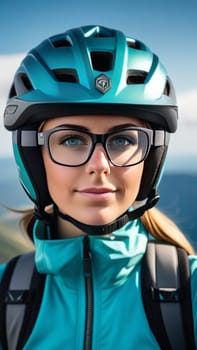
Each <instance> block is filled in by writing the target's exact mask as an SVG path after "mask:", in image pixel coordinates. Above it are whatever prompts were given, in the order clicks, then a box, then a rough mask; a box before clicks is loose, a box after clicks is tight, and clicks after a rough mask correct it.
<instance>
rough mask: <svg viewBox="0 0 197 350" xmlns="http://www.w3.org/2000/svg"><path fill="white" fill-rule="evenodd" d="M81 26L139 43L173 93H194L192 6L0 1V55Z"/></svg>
mask: <svg viewBox="0 0 197 350" xmlns="http://www.w3.org/2000/svg"><path fill="white" fill-rule="evenodd" d="M83 24H102V25H106V26H112V27H116V28H120V29H121V30H123V31H125V32H126V33H127V34H128V35H129V36H133V37H135V38H138V39H140V40H142V41H144V42H145V43H146V44H148V46H150V47H151V48H152V50H154V51H155V52H156V53H158V54H159V55H160V57H161V58H162V61H163V63H164V64H165V65H166V66H167V67H168V70H169V72H170V75H171V76H172V77H173V80H174V81H175V84H176V87H177V89H178V90H180V91H184V90H186V89H187V86H188V84H189V85H190V87H191V88H192V87H196V74H197V68H196V62H197V44H196V33H197V1H196V0H188V1H184V0H183V1H180V0H174V1H173V0H165V1H164V0H114V1H111V0H99V1H98V0H97V1H95V0H91V1H90V0H87V1H80V0H79V1H76V0H72V1H67V0H56V1H53V0H52V1H50V0H34V1H27V0H18V1H13V0H1V5H0V29H1V39H0V41H1V44H0V54H8V53H15V52H27V51H28V50H29V49H31V48H32V47H33V46H35V45H37V44H38V43H39V42H40V41H41V40H43V38H46V37H48V36H50V35H53V34H55V33H58V32H61V31H64V30H66V29H68V28H70V27H75V26H78V25H83ZM192 67H193V69H192ZM195 68H196V70H194V69H195ZM195 72H196V74H194V73H195Z"/></svg>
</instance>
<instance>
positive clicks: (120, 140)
mask: <svg viewBox="0 0 197 350" xmlns="http://www.w3.org/2000/svg"><path fill="white" fill-rule="evenodd" d="M129 143H130V142H129V140H128V139H127V138H126V137H124V136H117V137H114V139H113V140H111V145H114V146H127V145H128V144H129Z"/></svg>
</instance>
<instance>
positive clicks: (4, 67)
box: [0, 54, 197, 157]
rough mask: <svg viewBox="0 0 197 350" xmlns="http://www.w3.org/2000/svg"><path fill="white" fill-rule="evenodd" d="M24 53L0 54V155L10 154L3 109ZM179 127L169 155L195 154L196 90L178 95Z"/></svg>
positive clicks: (196, 141) (196, 140)
mask: <svg viewBox="0 0 197 350" xmlns="http://www.w3.org/2000/svg"><path fill="white" fill-rule="evenodd" d="M23 57H24V54H14V55H0V114H1V118H0V157H1V156H7V155H11V154H12V147H11V133H9V132H8V131H6V130H5V129H4V127H3V110H4V107H5V103H6V99H7V95H8V91H9V88H10V85H11V82H12V79H13V76H14V73H15V71H16V69H17V67H18V66H19V64H20V62H21V60H22V58H23ZM178 105H179V128H178V131H177V133H176V134H174V135H172V137H171V143H170V152H169V153H170V154H171V155H190V156H195V157H196V156H197V90H191V91H190V90H189V88H188V91H186V92H184V93H182V94H180V95H179V96H178Z"/></svg>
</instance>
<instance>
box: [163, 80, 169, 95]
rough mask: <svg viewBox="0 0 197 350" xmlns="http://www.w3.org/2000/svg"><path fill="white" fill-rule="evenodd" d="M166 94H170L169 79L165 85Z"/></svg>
mask: <svg viewBox="0 0 197 350" xmlns="http://www.w3.org/2000/svg"><path fill="white" fill-rule="evenodd" d="M163 93H164V95H166V96H170V84H169V81H168V80H167V81H166V85H165V88H164V92H163Z"/></svg>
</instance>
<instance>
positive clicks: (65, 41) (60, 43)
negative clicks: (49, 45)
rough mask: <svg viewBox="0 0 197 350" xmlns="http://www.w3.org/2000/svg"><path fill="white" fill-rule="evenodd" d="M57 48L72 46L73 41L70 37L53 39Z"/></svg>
mask: <svg viewBox="0 0 197 350" xmlns="http://www.w3.org/2000/svg"><path fill="white" fill-rule="evenodd" d="M53 46H54V47H55V48H59V47H72V43H71V42H70V41H69V40H68V39H57V40H54V41H53Z"/></svg>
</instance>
